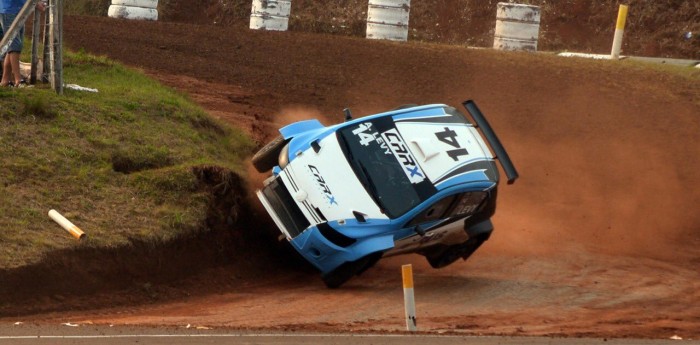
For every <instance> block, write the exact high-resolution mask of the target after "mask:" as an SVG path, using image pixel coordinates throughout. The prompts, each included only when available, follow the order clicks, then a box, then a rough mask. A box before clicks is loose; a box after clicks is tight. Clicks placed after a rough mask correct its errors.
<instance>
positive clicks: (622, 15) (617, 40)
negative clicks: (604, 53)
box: [610, 5, 629, 60]
mask: <svg viewBox="0 0 700 345" xmlns="http://www.w3.org/2000/svg"><path fill="white" fill-rule="evenodd" d="M628 8H629V6H627V5H620V10H619V11H618V12H617V25H615V36H614V37H613V46H612V51H611V52H610V58H611V59H613V60H618V59H619V58H620V50H621V49H622V36H623V35H624V33H625V23H626V22H627V10H628Z"/></svg>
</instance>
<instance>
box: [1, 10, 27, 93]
mask: <svg viewBox="0 0 700 345" xmlns="http://www.w3.org/2000/svg"><path fill="white" fill-rule="evenodd" d="M2 16H3V18H2V25H3V27H4V28H9V26H10V25H12V22H13V21H14V20H15V17H16V16H17V15H16V14H4V15H2ZM5 31H6V30H5ZM23 39H24V26H22V27H21V28H20V29H19V32H18V33H17V36H15V38H14V39H13V40H12V42H11V43H10V47H9V49H8V52H7V55H6V56H5V61H4V62H3V73H2V81H0V85H2V86H6V85H7V84H8V83H9V82H10V81H14V83H15V85H19V83H20V81H22V75H21V74H20V73H19V54H20V53H21V52H22V46H23V44H24V42H23Z"/></svg>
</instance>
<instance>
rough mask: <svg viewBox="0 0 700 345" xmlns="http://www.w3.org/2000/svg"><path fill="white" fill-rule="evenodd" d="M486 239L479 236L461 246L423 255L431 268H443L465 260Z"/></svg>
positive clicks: (441, 248) (443, 248)
mask: <svg viewBox="0 0 700 345" xmlns="http://www.w3.org/2000/svg"><path fill="white" fill-rule="evenodd" d="M487 238H488V237H486V236H479V237H474V238H470V239H469V240H467V241H466V242H464V243H462V244H455V245H452V246H443V247H440V248H436V249H434V250H433V251H432V252H430V253H426V254H425V258H426V259H428V263H429V264H430V266H431V267H432V268H443V267H447V266H449V265H451V264H452V263H454V262H455V261H457V260H458V259H459V258H462V259H464V260H466V259H467V258H469V257H470V256H471V255H472V254H474V252H475V251H476V250H477V249H479V247H480V246H481V245H482V244H483V243H484V241H486V239H487Z"/></svg>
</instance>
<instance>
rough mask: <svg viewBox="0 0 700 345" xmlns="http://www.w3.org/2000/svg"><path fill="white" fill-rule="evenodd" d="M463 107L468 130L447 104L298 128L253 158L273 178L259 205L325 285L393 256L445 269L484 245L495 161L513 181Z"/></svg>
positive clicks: (479, 117) (479, 119)
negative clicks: (419, 257)
mask: <svg viewBox="0 0 700 345" xmlns="http://www.w3.org/2000/svg"><path fill="white" fill-rule="evenodd" d="M463 106H464V108H465V109H466V110H467V113H468V114H469V115H470V116H471V118H472V120H473V122H474V123H472V122H470V121H469V120H468V119H467V118H466V117H465V116H464V115H463V114H462V113H461V112H459V111H458V110H457V109H455V108H454V107H450V106H448V105H445V104H431V105H423V106H415V105H405V106H401V107H399V108H396V109H394V110H391V111H388V112H384V113H380V114H376V115H370V116H365V117H361V118H358V119H352V116H351V114H349V111H347V112H346V121H345V122H343V123H339V124H336V125H332V126H327V127H326V126H323V125H322V124H321V123H320V122H319V121H318V120H306V121H300V122H296V123H293V124H290V125H288V126H286V127H283V128H281V129H280V130H279V132H280V134H281V135H280V136H279V137H277V138H276V139H274V140H272V141H271V142H270V143H268V144H267V145H265V146H264V147H263V148H262V149H260V151H258V152H257V153H256V154H255V155H254V156H253V158H252V162H253V165H254V166H255V168H256V169H257V170H258V171H260V172H267V171H270V170H271V171H272V174H271V176H270V177H269V178H268V179H267V180H266V181H265V182H264V186H263V187H262V189H260V190H258V191H256V194H257V196H258V198H259V199H260V202H261V203H262V205H263V206H264V208H265V209H266V210H267V212H268V213H269V214H270V216H271V217H272V219H273V221H274V222H275V224H276V225H277V227H278V228H279V230H280V232H281V234H283V238H286V240H287V241H289V243H290V244H291V245H292V246H293V247H294V249H296V250H297V251H298V252H299V253H300V254H301V255H302V256H303V257H304V258H305V259H306V260H308V261H309V262H310V263H311V264H312V265H314V266H315V267H316V268H318V269H319V270H320V271H321V277H322V279H323V282H324V283H325V284H326V286H328V287H329V288H337V287H339V286H341V285H342V284H343V283H345V282H346V281H348V280H349V279H351V278H352V277H353V276H355V275H358V274H360V273H362V272H364V271H365V270H367V269H368V268H370V267H371V266H373V265H374V264H375V263H376V262H377V261H378V260H379V259H381V258H382V257H387V256H392V255H398V254H407V253H418V254H421V255H423V256H425V257H426V259H427V260H428V262H429V263H430V265H431V266H432V267H434V268H441V267H445V266H447V265H450V264H452V263H453V262H455V261H457V260H458V259H460V258H462V259H464V260H466V259H467V258H468V257H469V256H470V255H471V254H472V253H474V251H475V250H476V249H477V248H479V246H481V244H482V243H484V241H486V240H488V238H489V236H491V233H492V231H493V224H492V223H491V216H493V215H494V212H495V210H496V195H497V185H498V181H499V171H498V168H497V166H496V161H498V162H500V164H501V166H502V168H503V171H504V172H505V174H506V177H507V181H508V184H512V183H513V182H514V181H515V180H516V179H517V178H518V173H517V171H516V169H515V167H514V166H513V163H512V162H511V160H510V158H509V157H508V154H507V152H506V150H505V149H504V147H503V145H502V144H501V143H500V141H499V140H498V138H497V136H496V134H495V133H494V132H493V130H492V129H491V126H490V125H489V123H488V122H487V120H486V118H485V117H484V115H483V114H482V113H481V111H480V110H479V108H478V107H477V105H476V103H474V102H473V101H465V102H464V103H463ZM482 135H483V136H482ZM487 142H488V144H489V145H490V147H491V149H493V151H494V152H495V153H496V155H494V154H492V153H491V150H490V149H489V146H487ZM496 157H497V158H496ZM280 238H281V239H283V238H282V236H280Z"/></svg>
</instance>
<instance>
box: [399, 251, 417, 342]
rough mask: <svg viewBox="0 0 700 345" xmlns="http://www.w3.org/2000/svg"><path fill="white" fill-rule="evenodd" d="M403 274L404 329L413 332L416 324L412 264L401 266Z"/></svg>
mask: <svg viewBox="0 0 700 345" xmlns="http://www.w3.org/2000/svg"><path fill="white" fill-rule="evenodd" d="M401 275H402V276H403V302H404V306H405V309H406V330H407V331H411V332H415V331H416V330H417V324H416V300H415V298H414V296H413V266H411V265H410V264H409V265H403V266H401Z"/></svg>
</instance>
